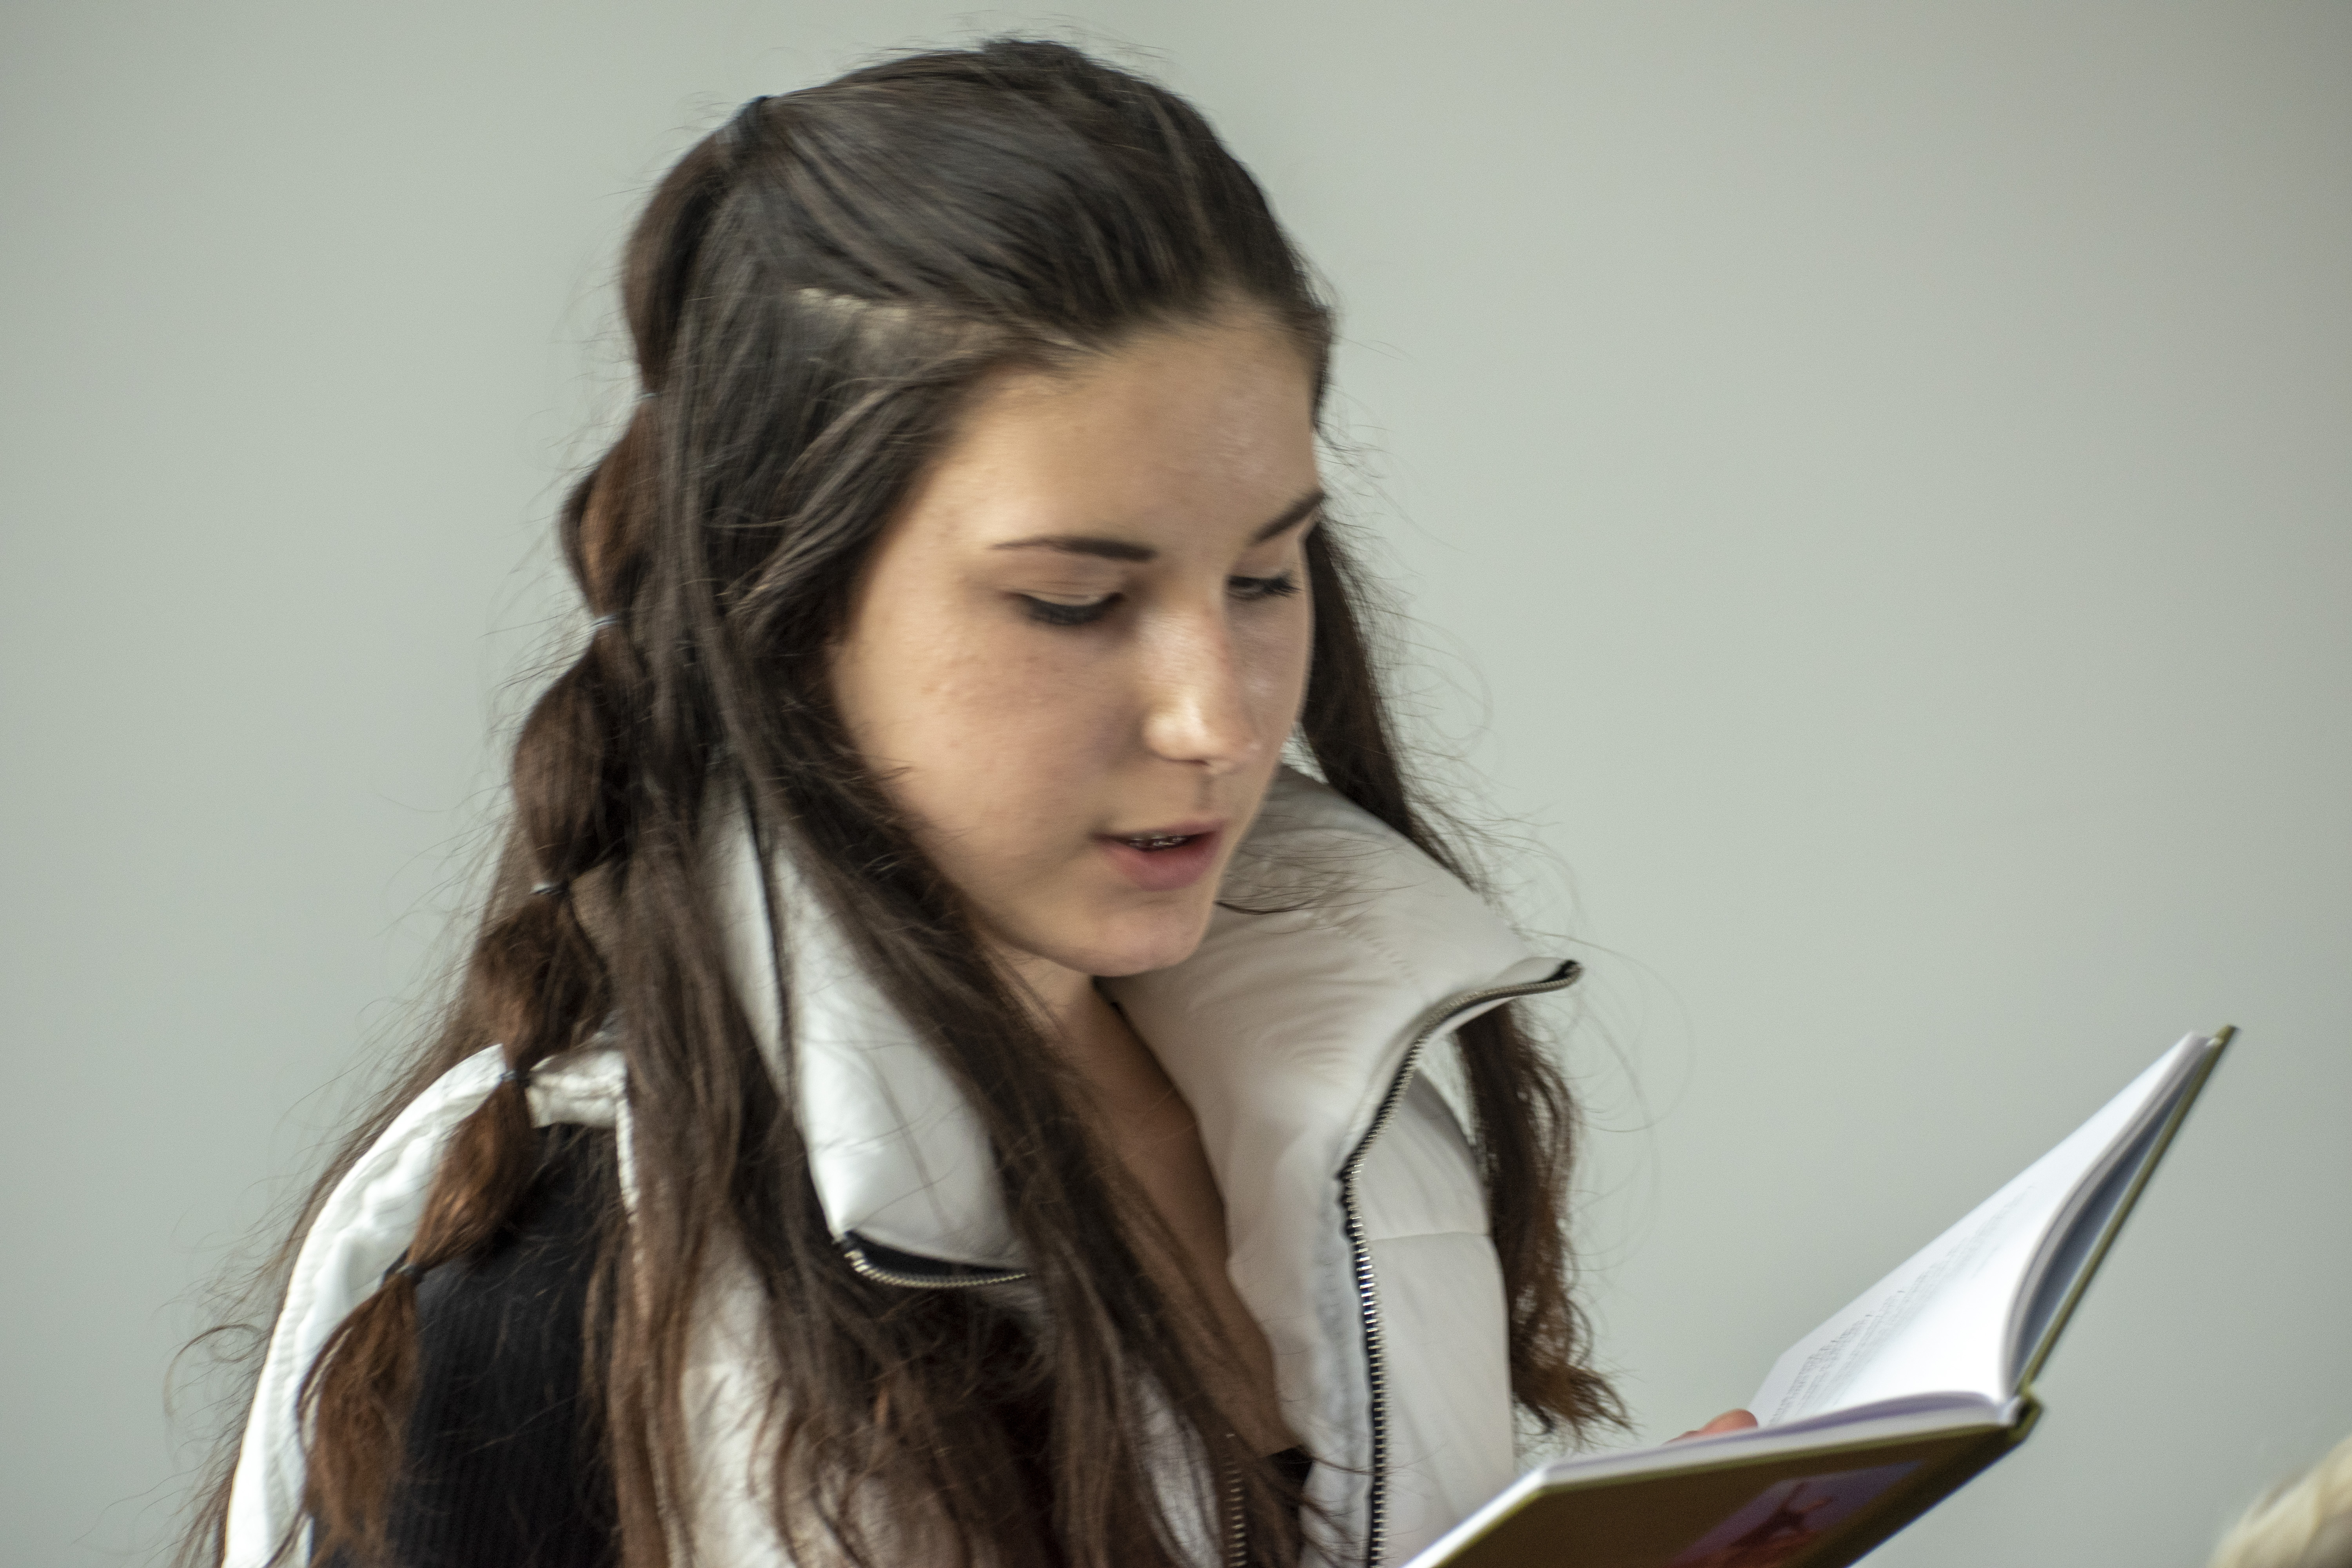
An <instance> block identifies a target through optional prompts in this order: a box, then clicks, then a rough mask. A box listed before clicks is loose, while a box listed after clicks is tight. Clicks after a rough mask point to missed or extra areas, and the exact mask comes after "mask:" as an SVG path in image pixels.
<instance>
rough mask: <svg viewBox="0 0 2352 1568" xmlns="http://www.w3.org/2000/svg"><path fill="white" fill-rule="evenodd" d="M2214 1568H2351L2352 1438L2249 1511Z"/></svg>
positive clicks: (2233, 1529) (2217, 1555)
mask: <svg viewBox="0 0 2352 1568" xmlns="http://www.w3.org/2000/svg"><path fill="white" fill-rule="evenodd" d="M2210 1568H2352V1437H2347V1438H2345V1439H2344V1441H2342V1442H2341V1443H2338V1444H2336V1447H2333V1448H2331V1449H2329V1450H2328V1453H2327V1457H2326V1458H2324V1459H2322V1460H2320V1461H2319V1463H2317V1464H2315V1465H2314V1466H2312V1467H2311V1468H2310V1469H2309V1470H2308V1471H2306V1472H2305V1473H2304V1474H2303V1475H2301V1476H2298V1477H2296V1478H2295V1479H2294V1480H2291V1481H2288V1482H2285V1483H2284V1484H2283V1485H2281V1486H2278V1487H2275V1488H2273V1489H2272V1490H2271V1492H2270V1493H2269V1495H2268V1496H2266V1497H2264V1498H2263V1500H2261V1501H2259V1502H2257V1503H2255V1504H2254V1506H2253V1507H2252V1508H2250V1509H2248V1510H2246V1512H2245V1516H2244V1517H2243V1518H2242V1519H2241V1520H2239V1521H2238V1522H2237V1523H2236V1524H2234V1525H2232V1526H2231V1527H2230V1532H2229V1534H2227V1535H2225V1536H2223V1537H2222V1538H2221V1547H2220V1549H2219V1550H2217V1551H2216V1552H2214V1553H2213V1561H2212V1563H2211V1564H2210Z"/></svg>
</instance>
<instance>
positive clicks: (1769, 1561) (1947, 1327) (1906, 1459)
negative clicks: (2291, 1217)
mask: <svg viewBox="0 0 2352 1568" xmlns="http://www.w3.org/2000/svg"><path fill="white" fill-rule="evenodd" d="M2233 1033H2235V1031H2234V1030H2232V1029H2229V1028H2223V1029H2220V1030H2217V1031H2216V1032H2215V1033H2214V1034H2212V1035H2210V1036H2206V1035H2191V1036H2189V1037H2188V1038H2186V1039H2184V1040H2182V1041H2181V1042H2180V1043H2179V1045H2177V1046H2175V1047H2172V1049H2171V1050H2169V1051H2167V1052H2166V1053H2165V1054H2164V1055H2163V1056H2162V1057H2160V1058H2158V1060H2157V1061H2156V1063H2155V1065H2154V1066H2152V1067H2150V1068H2148V1069H2147V1071H2146V1072H2144V1073H2142V1074H2140V1075H2139V1077H2137V1079H2133V1080H2132V1082H2131V1084H2130V1086H2129V1087H2127V1088H2126V1089H2125V1090H2124V1091H2123V1092H2122V1093H2121V1094H2118V1095H2116V1097H2115V1099H2113V1100H2109V1101H2108V1102H2107V1103H2106V1104H2105V1106H2104V1107H2103V1108H2101V1110H2099V1112H2098V1114H2096V1115H2095V1116H2093V1117H2092V1118H2091V1119H2090V1120H2089V1121H2085V1122H2084V1123H2083V1125H2082V1126H2081V1127H2079V1128H2077V1129H2076V1130H2075V1131H2074V1132H2073V1133H2072V1134H2071V1135H2069V1136H2068V1137H2067V1138H2066V1140H2065V1141H2064V1142H2062V1143H2060V1144H2059V1145H2058V1146H2057V1147H2056V1148H2054V1149H2053V1150H2051V1151H2050V1152H2048V1153H2047V1154H2044V1155H2043V1156H2042V1158H2041V1159H2039V1160H2036V1161H2035V1162H2034V1163H2032V1165H2029V1166H2027V1167H2026V1169H2025V1172H2024V1173H2023V1174H2021V1175H2020V1176H2019V1177H2017V1179H2016V1180H2014V1181H2012V1182H2011V1183H2010V1184H2008V1185H2007V1186H2005V1187H2003V1188H2001V1189H2000V1191H1999V1192H1997V1193H1995V1194H1993V1195H1992V1196H1991V1197H1990V1198H1988V1199H1986V1200H1985V1201H1984V1202H1983V1203H1982V1204H1980V1205H1978V1206H1977V1208H1976V1210H1975V1211H1974V1212H1973V1213H1971V1214H1970V1215H1969V1216H1968V1217H1967V1218H1965V1219H1963V1220H1961V1221H1960V1223H1959V1224H1958V1225H1956V1226H1952V1228H1951V1229H1949V1230H1948V1231H1946V1232H1945V1233H1944V1234H1943V1235H1941V1236H1939V1237H1937V1238H1936V1239H1935V1240H1934V1241H1932V1242H1930V1243H1929V1244H1928V1245H1927V1247H1924V1248H1923V1249H1921V1250H1920V1251H1919V1252H1918V1253H1917V1254H1916V1256H1914V1257H1913V1258H1911V1259H1910V1260H1909V1261H1907V1262H1906V1263H1905V1264H1904V1265H1903V1266H1902V1267H1901V1268H1897V1269H1895V1272H1894V1273H1892V1274H1889V1275H1888V1276H1887V1277H1886V1278H1885V1279H1881V1280H1880V1281H1879V1282H1878V1283H1877V1284H1875V1285H1874V1286H1872V1287H1871V1288H1870V1289H1867V1290H1865V1291H1864V1292H1863V1293H1862V1294H1861V1295H1860V1296H1858V1297H1856V1298H1855V1299H1854V1300H1853V1301H1852V1302H1850V1303H1849V1304H1848V1305H1847V1306H1846V1307H1845V1308H1844V1309H1843V1310H1842V1311H1840V1312H1838V1313H1837V1315H1836V1316H1834V1317H1832V1318H1831V1319H1830V1321H1827V1322H1825V1323H1823V1324H1822V1326H1821V1327H1820V1328H1818V1329H1815V1330H1814V1331H1812V1332H1811V1333H1810V1334H1807V1335H1806V1336H1805V1337H1804V1338H1803V1339H1801V1340H1799V1341H1798V1342H1796V1343H1795V1344H1794V1345H1792V1346H1791V1347H1790V1349H1789V1351H1788V1352H1787V1353H1786V1354H1784V1355H1782V1356H1781V1357H1780V1361H1779V1362H1778V1363H1775V1364H1774V1366H1773V1368H1772V1373H1771V1375H1770V1376H1769V1377H1767V1378H1766V1379H1765V1380H1764V1386H1763V1387H1761V1388H1759V1389H1758V1390H1757V1391H1756V1397H1755V1398H1754V1399H1753V1400H1752V1401H1750V1402H1749V1408H1750V1409H1752V1410H1753V1411H1754V1412H1755V1413H1756V1418H1757V1420H1758V1421H1759V1423H1761V1425H1759V1426H1757V1427H1755V1428H1754V1429H1753V1430H1750V1431H1745V1432H1727V1433H1724V1434H1722V1435H1720V1436H1713V1437H1694V1438H1689V1439H1687V1440H1685V1441H1683V1442H1679V1443H1671V1444H1667V1445H1664V1446H1663V1447H1655V1448H1641V1449H1634V1450H1630V1451H1626V1452H1622V1453H1613V1454H1600V1455H1595V1456H1593V1457H1591V1458H1581V1459H1564V1460H1561V1461H1559V1462H1558V1463H1555V1464H1549V1465H1545V1466H1543V1467H1541V1468H1538V1469H1535V1470H1532V1471H1530V1472H1528V1474H1527V1475H1525V1476H1522V1477H1521V1478H1520V1479H1518V1480H1517V1482H1515V1483H1513V1484H1512V1486H1511V1487H1510V1488H1509V1489H1507V1490H1505V1491H1504V1492H1503V1493H1502V1494H1501V1495H1500V1496H1498V1497H1496V1499H1495V1500H1493V1501H1492V1502H1490V1503H1488V1504H1487V1505H1486V1507H1485V1508H1482V1509H1480V1510H1478V1511H1477V1512H1476V1513H1475V1514H1473V1515H1471V1516H1470V1517H1469V1518H1468V1519H1466V1520H1465V1521H1463V1522H1462V1523H1461V1524H1460V1525H1459V1526H1457V1527H1455V1529H1454V1531H1452V1532H1451V1533H1449V1534H1448V1535H1446V1536H1445V1537H1444V1539H1442V1540H1440V1541H1439V1542H1437V1543H1436V1544H1435V1545H1433V1546H1432V1547H1431V1548H1430V1549H1429V1550H1428V1551H1426V1552H1423V1553H1422V1554H1421V1555H1420V1556H1418V1557H1416V1558H1414V1559H1413V1560H1412V1563H1410V1564H1408V1568H1441V1565H1442V1568H1840V1565H1842V1564H1844V1563H1852V1562H1853V1561H1854V1560H1855V1559H1856V1558H1859V1557H1860V1556H1862V1555H1863V1553H1864V1552H1868V1551H1869V1550H1870V1549H1871V1548H1873V1547H1874V1546H1876V1545H1877V1544H1879V1542H1883V1541H1885V1539H1886V1538H1887V1537H1888V1536H1890V1535H1892V1534H1894V1533H1895V1531H1898V1530H1900V1529H1902V1528H1903V1526H1905V1525H1906V1524H1908V1523H1910V1522H1911V1521H1913V1520H1915V1519H1916V1518H1918V1517H1919V1515H1921V1514H1922V1513H1925V1512H1926V1511H1927V1510H1928V1509H1929V1508H1931V1507H1933V1506H1934V1505H1935V1504H1936V1503H1937V1502H1938V1501H1940V1500H1942V1499H1944V1498H1945V1497H1947V1496H1948V1495H1949V1494H1950V1493H1951V1492H1952V1491H1953V1490H1954V1489H1957V1488H1958V1487H1959V1485H1960V1484H1961V1483H1962V1482H1964V1481H1966V1480H1968V1479H1969V1478H1970V1477H1971V1476H1974V1475H1975V1474H1976V1473H1977V1472H1978V1471H1979V1470H1981V1469H1983V1468H1985V1467H1986V1466H1987V1465H1990V1464H1991V1463H1992V1462H1993V1461H1994V1460H1995V1459H1997V1458H2000V1457H2001V1455H2003V1454H2005V1453H2007V1452H2008V1451H2009V1450H2010V1449H2011V1448H2013V1447H2016V1446H2017V1445H2018V1444H2019V1443H2021V1442H2022V1441H2023V1440H2024V1438H2025V1435H2026V1433H2027V1432H2028V1431H2029V1430H2031V1429H2032V1426H2033V1421H2034V1417H2035V1416H2036V1415H2038V1414H2039V1411H2040V1406H2039V1405H2036V1404H2035V1403H2034V1399H2033V1392H2032V1385H2033V1378H2034V1375H2035V1374H2036V1373H2039V1372H2040V1371H2041V1369H2042V1362H2043V1361H2044V1360H2045V1359H2047V1358H2048V1356H2049V1354H2050V1347H2051V1346H2052V1344H2053V1343H2054V1342H2056V1340H2057V1338H2058V1332H2059V1331H2060V1330H2061V1329H2063V1328H2064V1327H2065V1326H2066V1319H2067V1316H2068V1315H2069V1314H2070V1313H2072V1312H2073V1311H2074V1303H2075V1302H2076V1301H2077V1300H2080V1299H2081V1297H2082V1294H2083V1288H2084V1285H2086V1284H2087V1283H2089V1281H2090V1278H2091V1275H2092V1273H2093V1271H2094V1270H2095V1269H2096V1268H2098V1266H2099V1260H2100V1259H2101V1258H2103V1257H2104V1256H2105V1253H2106V1249H2107V1247H2108V1244H2109V1243H2111V1242H2113V1241H2114V1240H2115V1237H2116V1230H2117V1228H2118V1227H2120V1226H2122V1224H2123V1221H2124V1216H2125V1215H2127V1214H2128V1213H2130V1211H2131V1206H2132V1204H2133V1203H2134V1202H2135V1201H2136V1200H2137V1198H2138V1196H2139V1193H2140V1189H2141V1187H2143V1186H2144V1185H2146V1184H2147V1178H2148V1173H2149V1172H2151V1171H2152V1170H2154V1169H2155V1167H2156V1163H2157V1161H2158V1160H2159V1159H2161V1158H2162V1157H2163V1155H2164V1151H2165V1148H2166V1146H2167V1145H2168V1143H2170V1142H2171V1141H2172V1135H2173V1133H2174V1132H2175V1131H2177V1130H2178V1129H2179V1126H2180V1121H2181V1118H2182V1117H2183V1116H2185V1115H2186V1114H2187V1113H2188V1110H2189V1102H2190V1101H2191V1100H2195V1099H2196V1098H2197V1091H2198V1090H2199V1089H2201V1088H2203V1087H2204V1084H2205V1079H2206V1077H2207V1075H2209V1074H2210V1073H2211V1072H2212V1070H2213V1064H2214V1063H2215V1061H2216V1060H2218V1059H2219V1058H2220V1056H2221V1047H2223V1046H2225V1045H2227V1044H2228V1043H2229V1040H2230V1037H2231V1035H2232V1034H2233Z"/></svg>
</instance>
